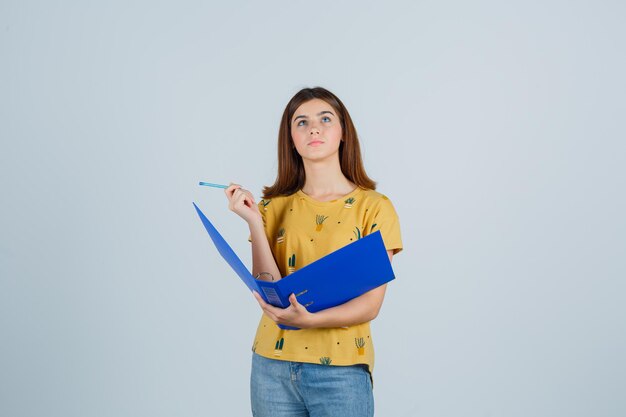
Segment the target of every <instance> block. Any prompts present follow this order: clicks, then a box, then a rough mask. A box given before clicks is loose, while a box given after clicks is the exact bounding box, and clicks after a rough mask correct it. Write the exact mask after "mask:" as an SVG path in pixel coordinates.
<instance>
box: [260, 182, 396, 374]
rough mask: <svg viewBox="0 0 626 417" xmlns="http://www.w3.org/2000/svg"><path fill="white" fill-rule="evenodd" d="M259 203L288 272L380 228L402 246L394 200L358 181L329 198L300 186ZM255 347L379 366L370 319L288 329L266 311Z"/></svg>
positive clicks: (271, 354)
mask: <svg viewBox="0 0 626 417" xmlns="http://www.w3.org/2000/svg"><path fill="white" fill-rule="evenodd" d="M258 206H259V211H260V212H261V215H262V217H263V224H264V225H265V234H266V236H267V239H268V241H269V244H270V247H271V249H272V253H273V254H274V258H275V259H276V263H277V265H278V268H279V269H280V272H281V275H282V276H283V277H284V276H287V275H289V274H292V273H294V272H295V271H297V270H298V269H300V268H302V267H304V266H306V265H308V264H309V263H311V262H314V261H316V260H318V259H319V258H322V257H324V256H326V255H328V254H329V253H331V252H333V251H335V250H337V249H340V248H342V247H344V246H345V245H348V244H350V243H352V242H354V241H355V240H358V239H361V238H362V237H364V236H367V235H368V234H370V233H373V232H376V231H378V230H380V232H381V235H382V238H383V241H384V243H385V248H386V249H387V250H393V252H394V254H397V253H398V252H400V251H402V239H401V235H400V223H399V219H398V215H397V214H396V211H395V209H394V207H393V204H392V203H391V201H390V200H389V199H388V198H387V197H386V196H384V195H383V194H381V193H379V192H377V191H374V190H365V189H362V188H359V187H357V188H356V189H355V190H353V191H352V192H351V193H349V194H347V195H345V196H343V197H342V198H339V199H336V200H332V201H326V202H321V201H317V200H315V199H313V198H311V197H309V196H308V195H306V194H305V193H303V192H302V191H301V190H300V191H298V192H296V193H294V194H292V195H290V196H281V197H274V198H272V199H263V200H261V201H260V202H259V204H258ZM248 241H251V240H250V237H248ZM253 349H254V352H256V353H257V354H259V355H261V356H264V357H267V358H270V359H278V360H289V361H298V362H309V363H317V364H322V365H327V366H333V365H355V364H365V365H367V366H368V368H369V370H370V373H371V372H372V371H373V368H374V346H373V340H372V335H371V332H370V323H369V322H367V323H362V324H359V325H354V326H350V327H341V328H330V329H301V330H283V329H280V328H279V327H278V326H277V325H276V323H274V322H273V321H272V320H271V319H270V318H269V317H267V316H266V315H265V314H263V315H262V317H261V320H260V322H259V325H258V328H257V333H256V336H255V338H254V342H253Z"/></svg>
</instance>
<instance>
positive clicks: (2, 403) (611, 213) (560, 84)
mask: <svg viewBox="0 0 626 417" xmlns="http://www.w3.org/2000/svg"><path fill="white" fill-rule="evenodd" d="M625 12H626V7H625V6H624V3H623V2H618V1H517V2H506V1H505V2H502V1H475V2H463V1H456V2H452V1H438V2H434V1H416V2H385V3H384V5H383V3H382V2H371V1H359V2H356V1H354V2H347V1H323V0H322V1H308V2H303V1H293V0H292V1H258V2H253V1H249V2H219V3H217V2H200V1H196V2H190V1H178V2H169V3H168V2H163V1H117V2H84V1H64V2H63V1H59V2H46V1H6V0H4V1H2V2H0V60H1V64H0V141H1V142H0V191H1V203H0V337H1V343H0V415H2V416H12V417H22V416H46V417H53V416H63V417H70V416H81V417H83V416H90V417H91V416H94V417H96V416H116V417H125V416H129V417H130V416H133V417H134V416H151V417H156V416H245V415H249V414H250V411H249V397H248V395H249V370H250V357H251V351H250V348H251V345H252V341H253V336H254V332H255V330H256V325H257V322H258V319H259V316H260V311H259V308H258V305H257V304H256V302H255V301H254V299H253V297H252V296H251V295H250V294H249V293H248V292H247V290H246V288H245V287H244V286H243V284H242V283H241V282H239V279H238V278H237V277H236V276H235V275H234V274H233V272H232V271H231V270H230V269H229V268H228V267H227V265H226V263H225V262H224V261H223V260H222V259H221V258H220V257H219V255H218V253H217V251H216V250H215V249H214V247H213V246H212V244H211V242H210V240H209V238H208V236H207V234H206V232H205V231H204V230H203V228H202V225H201V223H200V221H199V219H198V217H197V215H196V213H195V211H194V209H193V206H192V201H195V202H196V203H197V204H198V205H199V206H200V207H201V208H202V209H203V210H204V211H205V213H206V214H207V215H209V216H210V217H211V218H212V219H214V220H215V222H216V225H217V226H218V228H219V229H220V231H221V232H222V233H223V235H224V236H225V237H226V239H227V240H228V241H229V242H231V243H232V246H233V248H234V249H235V251H237V253H239V254H240V255H241V257H242V258H243V259H244V261H245V262H246V263H247V264H248V265H249V264H250V246H249V243H248V241H247V237H248V230H247V227H246V225H245V222H243V220H241V219H240V218H239V217H237V216H236V215H235V214H233V213H232V212H230V211H229V210H228V208H227V203H226V198H225V196H224V194H223V192H222V191H221V190H217V189H209V188H207V187H199V186H198V185H197V183H198V181H210V182H220V183H226V184H228V183H229V182H230V181H232V182H238V183H241V184H243V185H245V186H246V188H248V189H250V190H252V191H253V192H254V193H255V195H257V196H259V195H260V192H261V188H262V186H263V185H269V184H271V183H272V182H273V181H274V177H275V175H276V167H277V163H276V140H277V134H278V125H279V120H280V116H281V114H282V112H283V109H284V107H285V105H286V104H287V102H288V101H289V99H290V98H291V97H292V96H293V95H294V94H295V93H296V92H297V91H298V90H299V89H301V88H303V87H313V86H318V85H319V86H323V87H325V88H327V89H329V90H331V91H332V92H334V93H335V94H337V95H338V96H339V97H340V98H341V100H342V101H343V102H344V104H345V105H346V106H347V108H348V110H349V111H350V113H351V115H352V118H353V120H354V123H355V125H356V127H357V130H358V132H359V135H360V140H361V145H362V151H363V153H364V160H365V166H366V169H367V171H368V174H369V175H370V176H371V177H372V178H373V179H374V180H376V181H378V191H380V192H382V193H384V194H386V195H387V196H388V197H389V198H390V199H391V200H392V202H393V203H394V205H395V207H396V210H397V212H398V214H399V216H400V221H401V227H402V237H403V242H404V251H403V252H402V253H400V254H399V255H397V257H395V258H394V260H393V264H394V269H395V271H396V276H397V279H396V280H395V281H393V282H392V283H391V284H390V285H389V289H388V291H387V296H386V299H385V304H384V306H383V309H382V311H381V314H380V316H379V317H378V318H377V319H376V320H375V322H374V323H373V325H372V326H373V331H374V337H375V346H376V355H377V356H376V368H375V375H374V376H375V388H374V393H375V398H376V410H377V413H376V415H377V416H381V417H386V416H411V417H413V416H424V417H426V416H428V417H456V416H465V417H479V416H480V417H499V416H506V417H518V416H519V417H528V416H533V417H553V416H563V417H576V416H581V417H583V416H584V417H589V416H594V417H598V416H603V417H604V416H606V417H609V416H610V417H613V416H614V417H618V416H623V415H625V414H626V400H624V396H623V394H624V388H625V386H626V366H625V362H624V352H625V351H626V333H625V331H624V330H625V328H626V309H625V307H624V304H625V303H624V302H625V294H626V283H625V281H624V278H625V276H626V265H625V260H624V253H626V245H625V241H624V233H625V229H626V221H625V216H624V213H625V211H626V207H625V197H624V189H625V188H626V184H625V182H626V180H625V179H626V173H625V169H624V164H625V162H626V161H625V159H626V158H625V155H626V152H625V151H626V146H625V143H624V139H625V137H626V135H625V134H624V114H625V110H626V106H625V105H624V97H625V93H626V88H625V81H624V74H625V73H626V58H625V57H626V54H625V53H624V39H625V37H626V31H625V30H624V27H625V21H624V16H625V15H626V14H625Z"/></svg>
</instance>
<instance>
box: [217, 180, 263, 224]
mask: <svg viewBox="0 0 626 417" xmlns="http://www.w3.org/2000/svg"><path fill="white" fill-rule="evenodd" d="M224 193H225V194H226V197H227V198H228V208H229V209H230V210H231V211H234V212H235V213H237V214H238V215H239V216H240V217H241V218H242V219H244V220H245V221H246V222H248V224H252V223H253V222H256V221H259V220H261V212H260V211H259V207H258V206H257V204H256V202H255V201H254V196H253V195H252V193H251V192H250V191H248V190H244V189H243V188H242V187H241V185H239V184H234V183H232V182H231V183H230V184H229V185H228V188H226V189H224Z"/></svg>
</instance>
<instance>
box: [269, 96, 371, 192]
mask: <svg viewBox="0 0 626 417" xmlns="http://www.w3.org/2000/svg"><path fill="white" fill-rule="evenodd" d="M315 98H318V99H321V100H324V101H325V102H326V103H328V104H329V105H330V106H331V107H332V108H333V109H334V110H335V111H336V112H337V114H338V117H339V119H340V121H341V131H342V139H343V141H342V142H340V144H339V164H340V166H341V172H342V173H343V175H345V177H346V178H347V179H348V180H350V181H352V182H353V183H355V184H356V185H357V186H359V187H361V188H364V189H368V190H375V189H376V182H374V181H373V180H372V179H371V178H369V177H368V176H367V174H366V173H365V168H364V167H363V160H362V159H361V149H360V146H359V138H358V136H357V133H356V129H355V128H354V124H352V119H351V118H350V114H349V113H348V110H347V109H346V107H345V106H344V105H343V103H342V102H341V100H339V98H338V97H337V96H335V95H334V94H333V93H331V92H330V91H328V90H326V89H325V88H322V87H314V88H303V89H302V90H300V91H298V92H297V93H296V95H295V96H293V97H292V98H291V100H289V103H287V107H285V111H284V112H283V117H282V119H281V121H280V128H279V130H278V175H277V176H276V181H275V182H274V184H273V185H271V186H266V187H263V198H272V197H277V196H281V195H291V194H293V193H295V192H296V191H298V190H299V189H301V188H302V187H303V186H304V180H305V172H304V163H303V162H302V157H301V156H300V154H299V153H298V151H297V150H296V148H295V147H294V146H293V138H292V137H291V118H292V117H293V114H294V113H295V112H296V110H297V109H298V107H300V105H301V104H302V103H305V102H307V101H309V100H313V99H315Z"/></svg>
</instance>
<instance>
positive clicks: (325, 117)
mask: <svg viewBox="0 0 626 417" xmlns="http://www.w3.org/2000/svg"><path fill="white" fill-rule="evenodd" d="M324 119H328V121H329V122H330V117H328V116H324V117H322V120H324Z"/></svg>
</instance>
